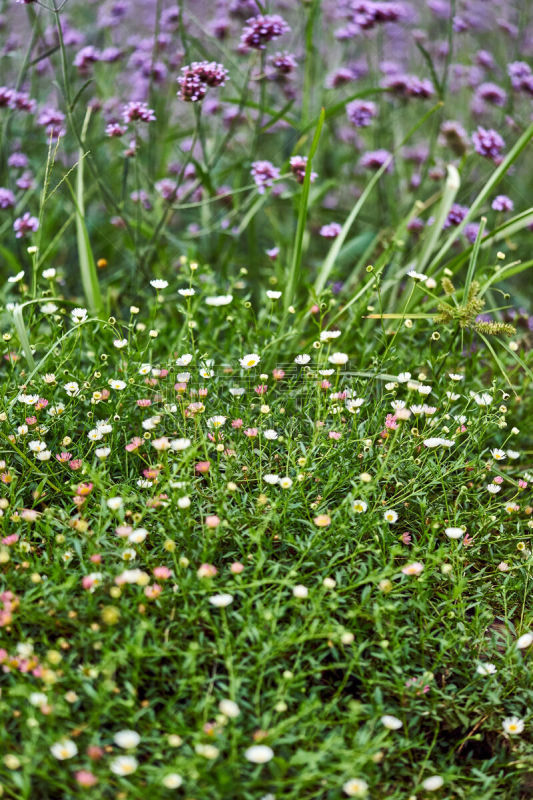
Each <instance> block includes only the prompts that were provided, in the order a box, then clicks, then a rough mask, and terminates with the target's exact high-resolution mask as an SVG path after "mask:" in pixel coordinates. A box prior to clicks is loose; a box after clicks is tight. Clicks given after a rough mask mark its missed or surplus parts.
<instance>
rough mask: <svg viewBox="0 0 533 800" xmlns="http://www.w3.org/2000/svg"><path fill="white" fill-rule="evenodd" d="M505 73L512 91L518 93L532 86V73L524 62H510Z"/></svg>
mask: <svg viewBox="0 0 533 800" xmlns="http://www.w3.org/2000/svg"><path fill="white" fill-rule="evenodd" d="M507 72H508V74H509V77H510V79H511V86H512V87H513V89H516V90H517V91H520V90H521V89H526V91H529V87H531V86H532V72H531V67H530V66H529V64H527V63H526V62H525V61H512V62H511V63H510V64H509V65H508V66H507Z"/></svg>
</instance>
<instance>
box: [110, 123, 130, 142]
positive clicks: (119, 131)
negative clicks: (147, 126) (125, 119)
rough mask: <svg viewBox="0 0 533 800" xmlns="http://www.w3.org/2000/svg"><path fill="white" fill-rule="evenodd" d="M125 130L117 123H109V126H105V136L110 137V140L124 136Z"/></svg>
mask: <svg viewBox="0 0 533 800" xmlns="http://www.w3.org/2000/svg"><path fill="white" fill-rule="evenodd" d="M126 130H127V129H126V128H125V127H124V125H121V124H120V123H119V122H110V123H109V125H106V129H105V135H106V136H110V137H111V138H115V137H117V136H124V134H125V133H126Z"/></svg>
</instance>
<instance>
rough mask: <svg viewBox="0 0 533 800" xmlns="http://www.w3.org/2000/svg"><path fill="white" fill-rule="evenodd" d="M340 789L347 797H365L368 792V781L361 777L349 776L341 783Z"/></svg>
mask: <svg viewBox="0 0 533 800" xmlns="http://www.w3.org/2000/svg"><path fill="white" fill-rule="evenodd" d="M342 790H343V792H344V794H347V795H348V797H366V795H367V794H368V783H367V782H366V781H364V780H363V779H362V778H350V780H349V781H346V783H344V784H343V786H342Z"/></svg>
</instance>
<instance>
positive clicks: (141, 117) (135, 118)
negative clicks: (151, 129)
mask: <svg viewBox="0 0 533 800" xmlns="http://www.w3.org/2000/svg"><path fill="white" fill-rule="evenodd" d="M155 118H156V117H155V112H154V110H153V109H152V108H148V104H147V103H141V102H140V101H138V100H133V101H131V102H129V103H127V104H126V105H125V106H124V108H123V109H122V119H123V120H124V122H125V123H126V124H127V123H129V122H155Z"/></svg>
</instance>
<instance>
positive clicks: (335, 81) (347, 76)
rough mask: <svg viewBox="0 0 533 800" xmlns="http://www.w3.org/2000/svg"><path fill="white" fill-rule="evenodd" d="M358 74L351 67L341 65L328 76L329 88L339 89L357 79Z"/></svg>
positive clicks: (327, 86)
mask: <svg viewBox="0 0 533 800" xmlns="http://www.w3.org/2000/svg"><path fill="white" fill-rule="evenodd" d="M357 77H358V76H357V75H356V74H355V73H354V71H353V70H352V69H350V68H349V67H340V68H339V69H337V70H335V72H332V73H330V74H329V75H328V76H327V78H326V88H327V89H338V88H339V87H340V86H344V85H345V84H347V83H351V81H355V80H357Z"/></svg>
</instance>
